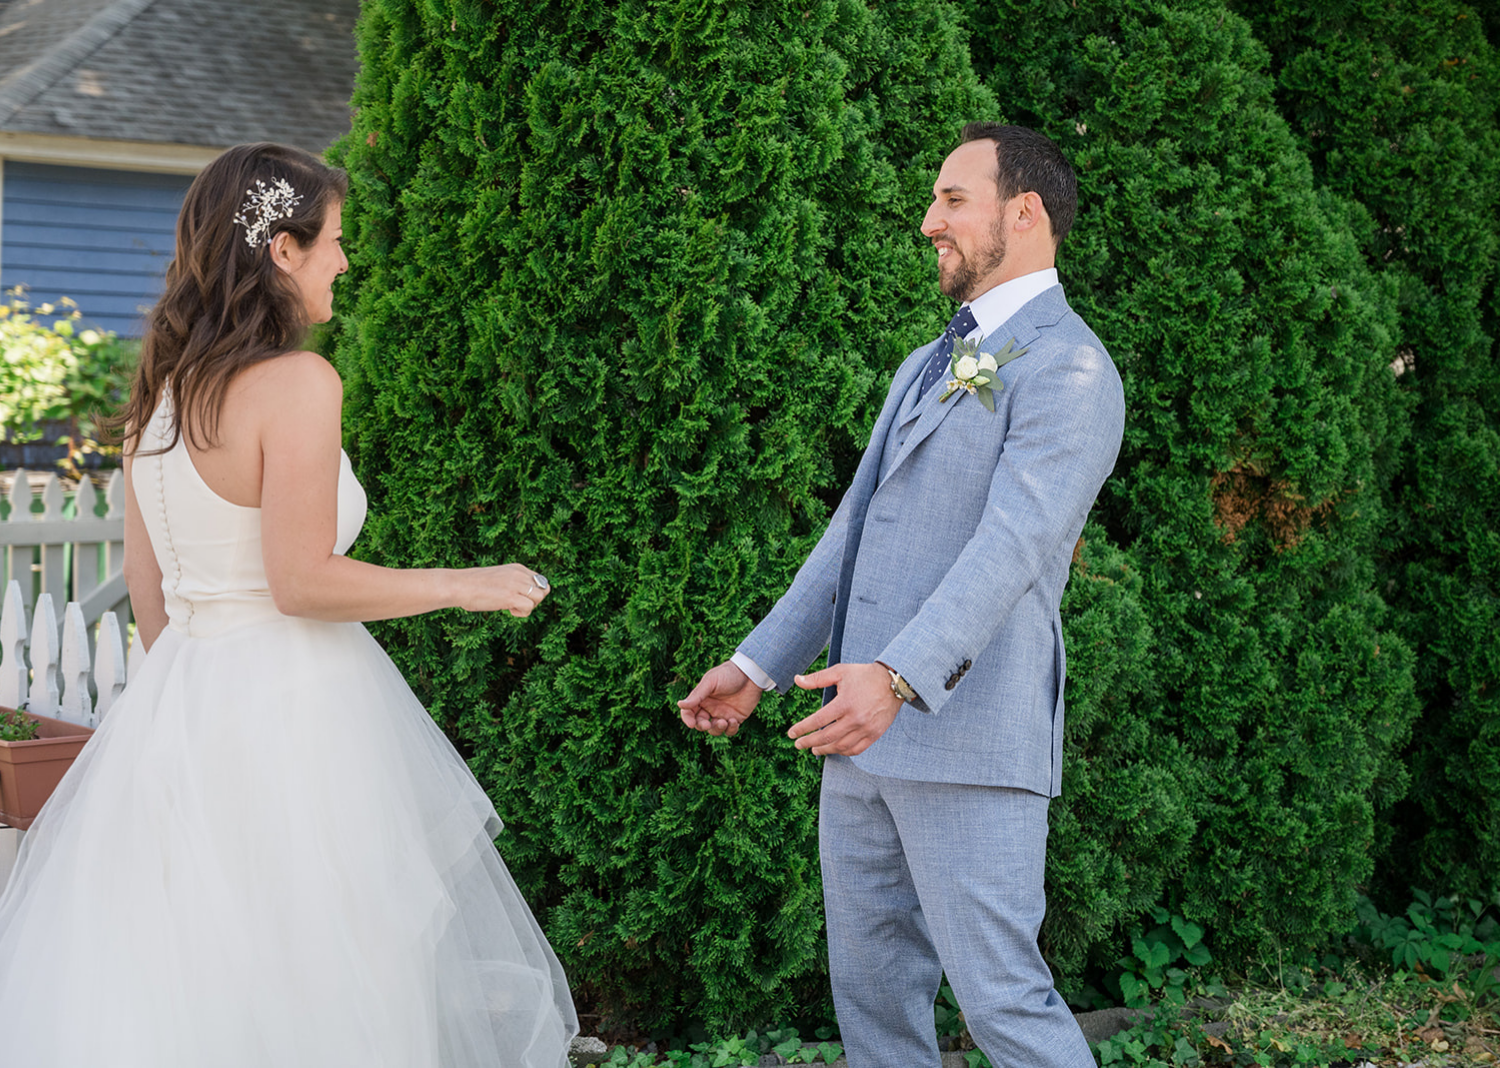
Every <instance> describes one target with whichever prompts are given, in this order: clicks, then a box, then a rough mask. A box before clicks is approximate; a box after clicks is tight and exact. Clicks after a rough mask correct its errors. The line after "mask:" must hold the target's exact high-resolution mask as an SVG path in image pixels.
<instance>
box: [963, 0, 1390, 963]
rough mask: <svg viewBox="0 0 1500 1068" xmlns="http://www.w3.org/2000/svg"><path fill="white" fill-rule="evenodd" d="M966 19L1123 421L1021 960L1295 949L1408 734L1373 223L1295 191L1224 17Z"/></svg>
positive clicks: (1115, 8)
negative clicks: (1123, 402) (1152, 932)
mask: <svg viewBox="0 0 1500 1068" xmlns="http://www.w3.org/2000/svg"><path fill="white" fill-rule="evenodd" d="M966 11H967V13H968V21H969V25H970V28H971V33H972V49H973V59H974V63H975V66H976V68H977V69H978V70H979V71H980V72H981V74H982V75H984V76H985V77H986V79H987V84H988V85H989V86H990V87H991V88H992V89H993V91H994V92H995V95H996V98H997V103H998V104H999V107H1000V110H1001V111H1002V113H1003V114H1004V115H1005V116H1006V118H1007V119H1009V120H1011V121H1016V122H1020V123H1023V124H1026V125H1031V126H1035V127H1037V128H1039V129H1042V130H1043V131H1045V132H1046V133H1047V134H1048V135H1049V136H1051V137H1052V138H1053V139H1054V140H1056V141H1057V142H1058V143H1059V144H1060V145H1061V147H1062V148H1063V150H1064V152H1065V153H1066V154H1067V155H1068V156H1069V157H1070V159H1071V160H1072V162H1073V164H1074V166H1075V168H1076V169H1077V171H1078V173H1079V179H1080V193H1079V197H1080V211H1079V219H1078V223H1077V226H1076V228H1075V230H1074V232H1073V235H1072V236H1071V237H1070V238H1069V239H1068V242H1067V244H1066V245H1065V246H1064V249H1063V252H1062V256H1061V258H1060V263H1059V266H1060V269H1061V273H1062V277H1063V282H1064V284H1065V286H1066V287H1067V289H1068V294H1069V299H1070V301H1071V302H1072V303H1073V305H1074V307H1075V308H1077V309H1078V310H1079V312H1080V313H1081V314H1082V315H1083V316H1084V318H1085V319H1087V320H1088V321H1089V323H1090V324H1091V325H1092V326H1093V328H1094V330H1095V331H1096V332H1097V333H1098V334H1099V336H1100V337H1101V338H1102V339H1103V340H1104V342H1105V344H1106V345H1108V346H1109V348H1110V352H1111V354H1112V355H1113V356H1114V358H1115V360H1116V362H1117V363H1118V364H1119V365H1120V367H1121V371H1122V374H1123V376H1124V379H1125V389H1126V399H1127V405H1128V409H1127V410H1128V418H1127V426H1126V432H1125V445H1124V449H1123V451H1122V454H1121V459H1120V463H1119V466H1118V467H1117V469H1116V472H1115V475H1114V477H1113V479H1112V480H1111V481H1110V482H1109V483H1108V484H1106V487H1105V490H1104V492H1103V494H1102V496H1101V498H1100V503H1099V505H1098V507H1097V509H1096V512H1095V525H1094V528H1093V534H1092V536H1090V537H1086V543H1087V544H1086V545H1085V548H1084V551H1083V553H1082V556H1081V560H1080V563H1079V565H1078V566H1077V567H1075V573H1074V577H1073V581H1072V583H1071V584H1070V587H1069V591H1068V596H1067V599H1066V601H1065V604H1064V608H1065V617H1064V618H1065V623H1066V625H1067V636H1068V640H1069V643H1070V675H1071V679H1070V683H1069V717H1070V722H1069V736H1068V740H1067V742H1068V749H1067V751H1068V758H1069V763H1068V766H1067V768H1066V770H1065V779H1064V797H1063V799H1062V801H1061V802H1060V803H1059V804H1058V805H1057V806H1056V807H1055V809H1054V818H1053V826H1054V831H1053V837H1052V839H1051V840H1050V843H1049V881H1048V890H1049V895H1050V897H1049V915H1048V923H1047V927H1046V929H1045V935H1046V938H1047V946H1048V948H1049V950H1050V951H1051V953H1052V955H1053V959H1054V962H1055V963H1056V964H1058V965H1060V966H1061V968H1062V969H1063V970H1064V972H1065V973H1066V977H1065V981H1064V984H1063V985H1064V989H1065V990H1067V989H1070V988H1071V987H1072V986H1073V985H1074V984H1075V983H1076V982H1077V975H1078V973H1079V969H1080V964H1081V963H1082V962H1083V961H1084V960H1085V959H1086V958H1087V957H1088V956H1089V955H1090V954H1092V957H1093V959H1094V960H1095V961H1099V962H1104V963H1107V962H1109V961H1110V960H1111V959H1112V957H1114V956H1117V955H1118V952H1117V950H1118V948H1119V947H1120V940H1119V935H1120V931H1121V929H1122V926H1124V925H1128V924H1129V923H1130V922H1131V921H1134V920H1137V919H1138V918H1139V915H1140V913H1141V911H1142V909H1143V906H1144V905H1145V904H1149V903H1152V902H1159V903H1161V904H1164V905H1166V906H1168V907H1169V908H1171V909H1172V910H1174V911H1176V912H1179V913H1181V914H1183V915H1185V916H1186V917H1187V918H1189V919H1192V920H1196V921H1197V922H1199V923H1202V924H1203V925H1205V926H1206V927H1207V928H1208V929H1209V931H1210V932H1211V937H1212V938H1213V939H1214V943H1215V944H1214V949H1215V952H1216V953H1217V954H1218V955H1219V957H1220V959H1221V960H1226V961H1233V960H1244V959H1246V958H1247V957H1252V956H1255V955H1257V954H1260V953H1263V952H1265V951H1266V950H1267V948H1268V947H1270V946H1273V945H1275V946H1283V947H1288V948H1294V949H1295V948H1300V947H1307V946H1310V945H1312V944H1315V943H1317V942H1319V941H1321V940H1322V939H1323V938H1324V937H1326V935H1327V933H1328V932H1330V931H1332V930H1337V929H1340V927H1341V925H1343V924H1346V923H1347V922H1348V921H1349V920H1350V918H1351V917H1352V905H1353V899H1354V892H1355V891H1354V888H1355V887H1356V886H1357V885H1359V884H1361V883H1362V882H1363V881H1365V880H1366V879H1367V878H1368V877H1369V875H1370V872H1371V865H1372V852H1373V845H1374V837H1375V828H1376V818H1377V813H1378V812H1379V811H1381V810H1382V809H1384V808H1386V807H1388V806H1389V805H1390V804H1391V803H1392V802H1393V801H1394V800H1395V799H1396V798H1397V797H1399V796H1400V794H1401V792H1402V790H1403V789H1404V785H1405V777H1404V774H1403V770H1402V767H1401V764H1400V762H1399V760H1398V753H1399V749H1400V746H1401V745H1402V744H1403V743H1404V742H1405V740H1406V737H1407V733H1408V727H1409V723H1410V721H1411V718H1412V716H1413V715H1414V713H1415V702H1414V699H1413V695H1412V687H1413V682H1412V657H1411V654H1410V652H1409V650H1408V647H1407V646H1406V644H1405V643H1404V642H1403V641H1402V639H1401V637H1400V636H1399V635H1398V634H1396V633H1394V632H1393V630H1392V627H1391V622H1390V619H1389V614H1388V611H1387V609H1386V607H1385V605H1384V603H1383V600H1382V596H1381V590H1380V588H1379V585H1378V580H1377V575H1376V570H1375V567H1374V564H1373V553H1374V549H1375V545H1376V541H1377V538H1378V536H1379V535H1380V533H1381V531H1382V529H1383V525H1384V523H1385V521H1386V513H1385V508H1384V505H1383V503H1382V495H1381V486H1382V483H1383V480H1384V479H1385V478H1387V477H1388V470H1389V468H1390V465H1391V463H1392V462H1393V460H1392V457H1393V456H1394V454H1395V451H1396V450H1397V449H1398V448H1399V446H1400V444H1401V442H1402V440H1403V435H1404V433H1405V425H1406V424H1405V417H1404V414H1403V409H1402V405H1401V400H1400V397H1399V395H1398V393H1397V390H1396V383H1395V381H1394V377H1393V375H1392V374H1391V371H1390V369H1389V365H1390V363H1391V360H1392V359H1393V357H1394V352H1395V338H1394V335H1393V331H1394V329H1395V292H1394V290H1395V287H1394V285H1393V284H1392V283H1391V281H1390V280H1389V279H1386V278H1383V277H1380V276H1377V275H1375V274H1373V273H1372V272H1371V271H1370V270H1369V269H1368V267H1367V266H1366V264H1365V262H1364V260H1363V258H1362V256H1361V254H1360V243H1359V239H1360V238H1362V237H1365V236H1366V235H1367V234H1368V233H1369V230H1370V228H1371V221H1370V219H1369V218H1368V216H1367V215H1366V214H1365V212H1364V211H1363V210H1362V209H1360V208H1359V207H1358V206H1357V205H1355V204H1352V203H1350V202H1349V201H1348V200H1347V199H1343V198H1339V197H1337V196H1335V195H1333V194H1332V193H1330V192H1327V191H1324V190H1319V189H1318V188H1316V186H1315V183H1314V177H1313V171H1312V168H1311V167H1310V166H1309V164H1308V161H1307V159H1306V157H1305V156H1304V155H1303V153H1302V152H1301V151H1300V150H1299V148H1298V145H1297V144H1296V142H1295V140H1294V138H1293V136H1292V133H1291V131H1290V130H1289V128H1288V126H1287V123H1286V122H1285V121H1284V120H1283V119H1282V117H1281V115H1280V114H1279V113H1278V111H1277V109H1276V105H1275V102H1274V100H1273V96H1272V87H1273V86H1272V80H1271V77H1270V74H1269V71H1268V56H1267V55H1266V53H1265V50H1264V49H1263V48H1262V47H1261V46H1260V45H1259V44H1258V43H1257V42H1256V41H1255V40H1254V38H1253V37H1252V35H1251V33H1250V29H1249V27H1248V26H1247V25H1246V23H1245V22H1244V21H1243V20H1242V19H1240V18H1239V17H1237V16H1236V15H1234V14H1232V13H1231V12H1230V11H1228V10H1227V9H1226V7H1225V5H1224V4H1223V3H1222V2H1220V0H1187V2H1170V3H1168V2H1163V0H1114V2H1111V3H1107V4H1105V3H1081V4H1077V5H1070V4H1053V5H1037V4H1033V3H1030V2H1029V0H983V2H980V0H972V2H971V3H969V4H967V5H966Z"/></svg>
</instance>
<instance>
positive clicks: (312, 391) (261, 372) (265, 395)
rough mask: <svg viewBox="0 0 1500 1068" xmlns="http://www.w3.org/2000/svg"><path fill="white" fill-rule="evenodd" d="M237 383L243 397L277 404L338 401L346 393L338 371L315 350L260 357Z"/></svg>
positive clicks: (341, 399) (323, 403) (251, 400)
mask: <svg viewBox="0 0 1500 1068" xmlns="http://www.w3.org/2000/svg"><path fill="white" fill-rule="evenodd" d="M235 386H236V387H237V390H236V391H237V392H239V393H240V394H241V395H242V397H243V398H244V400H246V401H249V402H251V403H255V402H257V401H258V402H261V403H267V404H272V405H275V406H277V407H278V408H281V407H285V406H291V407H298V406H301V405H303V404H313V405H319V406H321V405H325V404H330V403H332V404H335V405H337V404H340V403H342V401H343V396H344V383H343V380H342V379H340V378H339V373H338V372H337V371H336V370H334V368H333V365H332V364H330V363H329V362H328V361H327V360H325V359H324V358H323V357H321V356H319V355H318V354H317V353H316V352H305V351H296V352H287V353H283V354H282V355H280V356H273V357H271V358H270V359H268V360H261V361H260V362H259V363H256V364H254V365H253V366H251V367H248V368H246V369H245V370H244V371H243V372H241V373H240V375H239V380H238V381H237V382H236V383H235Z"/></svg>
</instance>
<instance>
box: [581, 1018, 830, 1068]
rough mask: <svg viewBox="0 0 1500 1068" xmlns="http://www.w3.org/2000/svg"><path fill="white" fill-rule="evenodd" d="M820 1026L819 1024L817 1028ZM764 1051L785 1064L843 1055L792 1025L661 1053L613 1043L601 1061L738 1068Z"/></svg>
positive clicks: (639, 1067)
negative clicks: (805, 1037)
mask: <svg viewBox="0 0 1500 1068" xmlns="http://www.w3.org/2000/svg"><path fill="white" fill-rule="evenodd" d="M823 1030H824V1029H822V1028H819V1031H820V1032H821V1031H823ZM768 1053H774V1054H777V1055H779V1056H780V1057H781V1058H782V1059H783V1060H785V1061H786V1062H787V1063H788V1064H815V1063H819V1062H821V1063H823V1064H832V1063H833V1062H834V1061H836V1060H838V1059H839V1057H841V1056H843V1053H844V1048H843V1046H841V1045H839V1043H837V1042H831V1041H828V1040H827V1039H826V1038H824V1039H821V1040H819V1041H816V1042H810V1043H804V1042H803V1041H802V1039H801V1037H800V1036H799V1035H798V1033H797V1030H796V1029H795V1028H792V1027H782V1028H772V1029H769V1030H766V1031H764V1032H757V1031H753V1030H752V1031H749V1032H747V1033H745V1034H744V1035H732V1036H730V1037H728V1038H720V1039H714V1040H710V1041H705V1042H694V1043H691V1044H689V1045H688V1046H687V1048H685V1049H669V1050H666V1051H664V1052H661V1053H650V1052H644V1051H639V1050H630V1049H627V1048H626V1047H624V1046H616V1047H615V1048H614V1049H613V1050H612V1051H611V1052H610V1058H609V1060H606V1061H604V1062H603V1063H604V1064H606V1065H608V1066H610V1068H657V1066H670V1068H739V1066H744V1065H753V1064H759V1063H760V1059H761V1057H763V1056H765V1055H766V1054H768Z"/></svg>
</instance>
